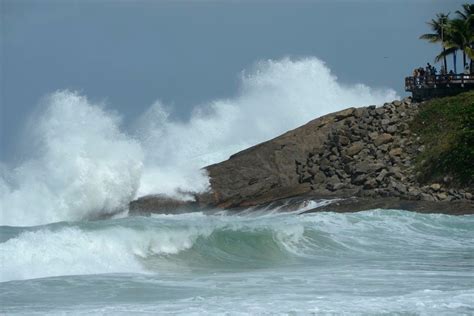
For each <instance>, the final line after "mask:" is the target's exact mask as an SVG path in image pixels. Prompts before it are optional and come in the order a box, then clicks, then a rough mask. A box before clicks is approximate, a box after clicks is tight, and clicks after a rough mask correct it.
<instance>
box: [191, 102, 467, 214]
mask: <svg viewBox="0 0 474 316" xmlns="http://www.w3.org/2000/svg"><path fill="white" fill-rule="evenodd" d="M418 106H419V104H418V103H412V102H411V100H410V99H409V98H407V99H404V100H402V101H394V102H392V103H386V104H384V105H383V106H381V107H375V106H368V107H361V108H349V109H346V110H343V111H340V112H336V113H332V114H328V115H326V116H323V117H321V118H318V119H315V120H313V121H311V122H309V123H307V124H306V125H303V126H301V127H299V128H297V129H294V130H292V131H289V132H287V133H285V134H283V135H281V136H279V137H277V138H275V139H273V140H270V141H267V142H265V143H262V144H259V145H257V146H254V147H251V148H249V149H246V150H244V151H242V152H239V153H237V154H235V155H233V156H231V157H230V158H229V160H227V161H224V162H221V163H218V164H214V165H211V166H208V167H206V169H207V171H208V173H209V177H210V182H211V187H212V192H210V193H209V194H204V195H200V196H198V202H199V203H200V204H201V205H204V206H217V207H223V208H232V207H243V206H252V205H259V204H264V203H268V202H271V201H274V200H277V199H281V198H286V197H291V196H298V195H302V194H310V195H312V196H314V197H320V198H331V197H337V198H346V197H351V196H360V197H372V198H377V197H398V198H401V199H407V200H424V201H451V200H460V199H463V200H466V199H467V200H470V199H472V193H470V192H466V191H463V190H455V189H452V188H449V187H450V186H449V182H450V178H449V177H445V179H444V182H442V183H431V184H428V185H424V186H420V184H418V183H417V181H416V174H415V173H414V160H415V157H416V155H417V154H418V153H419V152H420V151H423V150H424V146H423V144H421V143H420V141H419V137H417V135H416V131H410V130H409V122H410V120H412V119H413V117H414V115H415V114H416V113H417V111H418Z"/></svg>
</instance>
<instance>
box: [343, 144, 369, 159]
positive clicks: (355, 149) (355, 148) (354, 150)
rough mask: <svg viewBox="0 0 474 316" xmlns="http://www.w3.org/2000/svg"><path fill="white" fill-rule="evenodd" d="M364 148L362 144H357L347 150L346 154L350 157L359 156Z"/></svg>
mask: <svg viewBox="0 0 474 316" xmlns="http://www.w3.org/2000/svg"><path fill="white" fill-rule="evenodd" d="M363 148H364V144H363V143H362V142H356V143H354V144H352V145H351V146H350V147H349V148H347V149H346V152H345V154H346V155H348V156H354V155H356V154H358V153H359V152H360V151H361V150H362V149H363Z"/></svg>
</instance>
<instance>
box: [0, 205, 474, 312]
mask: <svg viewBox="0 0 474 316" xmlns="http://www.w3.org/2000/svg"><path fill="white" fill-rule="evenodd" d="M472 227H474V217H473V216H470V215H469V216H448V215H440V214H417V213H410V212H406V211H398V210H383V211H382V210H374V211H365V212H359V213H344V214H342V213H313V214H304V215H297V214H295V213H273V214H270V213H267V214H265V215H261V216H255V214H254V215H243V214H240V215H238V216H233V215H206V214H203V213H189V214H180V215H155V216H152V217H128V218H122V219H115V220H112V219H109V220H102V221H95V222H76V223H74V222H71V223H57V224H51V225H46V226H37V227H30V228H19V227H1V228H0V231H1V233H2V234H1V236H2V239H1V243H0V256H1V262H2V274H1V280H2V281H3V282H2V283H0V299H1V300H2V302H3V303H2V306H1V307H0V312H2V313H7V314H11V313H20V314H22V313H26V314H31V313H34V312H35V311H36V312H39V313H48V314H55V313H57V314H64V313H68V314H86V313H91V314H130V313H132V314H134V313H144V314H153V313H157V312H160V313H166V312H168V313H177V314H189V313H191V314H193V313H194V314H201V313H231V314H233V313H252V314H255V313H268V312H271V313H278V314H279V313H283V314H286V313H304V314H306V313H323V314H324V313H334V314H341V313H350V314H353V313H355V314H358V313H362V314H365V313H369V314H370V313H380V312H384V313H402V314H403V313H408V314H422V315H425V314H426V315H428V314H448V315H451V314H452V315H459V314H469V313H471V312H472V311H473V308H474V306H473V304H472V301H473V298H474V289H473V287H472V284H473V283H472V282H473V281H474V279H473V276H472V266H473V265H472V262H473V261H472V260H473V257H472V253H474V248H473V245H472V242H471V241H472V240H473V238H474V230H473V228H472ZM394 284H396V285H397V286H393V285H394ZM62 293H68V299H67V300H66V301H64V296H63V295H62ZM270 302H273V303H271V304H270ZM274 302H279V303H278V304H274ZM98 306H107V307H98Z"/></svg>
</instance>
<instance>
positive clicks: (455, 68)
mask: <svg viewBox="0 0 474 316" xmlns="http://www.w3.org/2000/svg"><path fill="white" fill-rule="evenodd" d="M453 68H454V73H455V74H457V73H458V71H457V67H456V52H454V53H453Z"/></svg>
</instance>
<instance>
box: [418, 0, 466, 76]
mask: <svg viewBox="0 0 474 316" xmlns="http://www.w3.org/2000/svg"><path fill="white" fill-rule="evenodd" d="M456 16H457V18H456V19H452V20H450V19H449V13H448V14H444V13H438V14H437V15H436V19H433V20H431V21H430V22H428V25H429V26H430V28H431V30H432V31H433V33H428V34H423V35H421V36H420V39H424V40H427V41H429V42H430V43H441V46H442V48H443V50H442V52H441V53H440V54H439V55H438V56H436V58H435V61H436V62H439V61H441V60H443V63H444V69H447V65H446V56H449V55H453V66H454V65H455V63H456V52H457V51H458V50H460V51H461V52H462V56H463V66H464V65H465V64H466V63H467V59H466V57H469V59H470V60H471V68H472V67H473V60H474V4H467V3H466V4H464V5H463V6H462V10H457V11H456ZM454 68H456V66H454Z"/></svg>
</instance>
